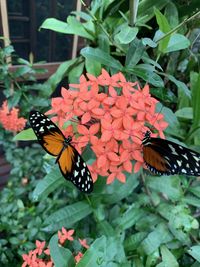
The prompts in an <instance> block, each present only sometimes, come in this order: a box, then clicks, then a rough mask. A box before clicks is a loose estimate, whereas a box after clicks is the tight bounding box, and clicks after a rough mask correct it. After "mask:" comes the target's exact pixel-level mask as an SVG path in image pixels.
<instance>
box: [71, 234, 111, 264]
mask: <svg viewBox="0 0 200 267" xmlns="http://www.w3.org/2000/svg"><path fill="white" fill-rule="evenodd" d="M106 243H107V239H106V237H105V236H102V237H100V238H97V239H96V240H95V241H94V243H93V244H92V245H91V246H90V248H89V249H87V251H86V252H85V254H84V256H83V257H82V258H81V260H80V261H79V263H78V264H77V265H76V267H91V266H92V267H99V266H101V264H102V263H104V264H105V263H106V262H105V258H104V253H105V250H106ZM102 266H103V265H102Z"/></svg>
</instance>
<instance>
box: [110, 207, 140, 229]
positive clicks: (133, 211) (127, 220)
mask: <svg viewBox="0 0 200 267" xmlns="http://www.w3.org/2000/svg"><path fill="white" fill-rule="evenodd" d="M144 215H145V212H144V211H143V210H142V209H140V208H136V207H135V205H134V204H133V205H132V207H129V209H128V210H127V211H126V212H125V213H123V214H122V215H121V216H120V218H117V219H116V220H115V221H114V222H113V223H114V224H116V225H117V228H118V229H120V230H126V229H128V228H130V227H132V226H133V225H134V224H135V223H136V222H137V221H139V220H140V218H142V217H143V216H144Z"/></svg>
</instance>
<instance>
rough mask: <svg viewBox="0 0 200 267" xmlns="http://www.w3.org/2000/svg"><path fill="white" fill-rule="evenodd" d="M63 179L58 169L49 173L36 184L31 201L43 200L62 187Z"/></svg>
mask: <svg viewBox="0 0 200 267" xmlns="http://www.w3.org/2000/svg"><path fill="white" fill-rule="evenodd" d="M65 182H66V181H65V179H64V177H63V176H62V174H61V172H60V170H59V168H58V167H55V168H54V169H52V171H50V172H49V173H48V174H47V175H46V176H45V177H44V178H43V179H42V180H40V181H39V182H38V183H37V186H36V188H35V190H34V191H33V195H32V199H33V201H39V200H42V199H45V198H46V197H47V196H48V195H49V194H50V193H52V192H54V191H55V190H56V189H57V188H58V187H60V186H63V184H64V183H65Z"/></svg>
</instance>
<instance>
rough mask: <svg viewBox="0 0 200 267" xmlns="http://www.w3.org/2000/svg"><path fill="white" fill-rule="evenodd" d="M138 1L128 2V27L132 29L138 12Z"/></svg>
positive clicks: (131, 0)
mask: <svg viewBox="0 0 200 267" xmlns="http://www.w3.org/2000/svg"><path fill="white" fill-rule="evenodd" d="M138 5H139V0H130V1H129V9H130V20H129V21H130V22H129V24H130V26H131V27H133V26H134V25H135V23H136V18H137V11H138Z"/></svg>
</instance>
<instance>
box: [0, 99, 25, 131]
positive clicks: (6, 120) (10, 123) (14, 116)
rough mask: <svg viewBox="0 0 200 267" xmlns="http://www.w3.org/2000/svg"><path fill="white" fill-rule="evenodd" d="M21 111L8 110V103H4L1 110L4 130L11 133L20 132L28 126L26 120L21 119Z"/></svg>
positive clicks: (0, 119) (0, 115) (15, 109)
mask: <svg viewBox="0 0 200 267" xmlns="http://www.w3.org/2000/svg"><path fill="white" fill-rule="evenodd" d="M18 115H19V109H17V108H12V109H11V110H9V109H8V103H7V101H4V102H3V105H2V107H1V109H0V123H1V124H2V125H3V127H4V129H5V130H7V131H11V132H15V133H16V132H19V131H21V130H23V129H24V126H25V124H26V119H24V118H22V117H21V118H19V117H18Z"/></svg>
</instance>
